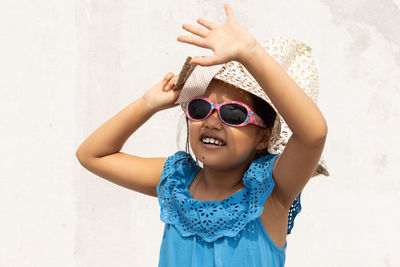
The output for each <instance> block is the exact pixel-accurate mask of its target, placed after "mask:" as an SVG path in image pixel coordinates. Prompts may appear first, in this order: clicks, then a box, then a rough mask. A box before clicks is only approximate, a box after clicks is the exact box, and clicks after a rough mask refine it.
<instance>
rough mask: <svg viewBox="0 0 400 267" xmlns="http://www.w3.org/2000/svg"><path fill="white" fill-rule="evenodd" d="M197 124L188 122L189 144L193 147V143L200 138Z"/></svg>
mask: <svg viewBox="0 0 400 267" xmlns="http://www.w3.org/2000/svg"><path fill="white" fill-rule="evenodd" d="M198 124H199V123H196V122H190V124H189V143H190V145H191V146H192V147H193V142H196V141H198V140H199V138H200V135H199V134H200V126H199V125H198Z"/></svg>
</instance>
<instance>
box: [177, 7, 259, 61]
mask: <svg viewBox="0 0 400 267" xmlns="http://www.w3.org/2000/svg"><path fill="white" fill-rule="evenodd" d="M224 8H225V13H226V22H225V24H222V25H221V24H217V23H214V22H211V21H207V20H205V19H202V18H199V19H198V20H197V22H198V23H199V24H201V25H203V26H204V27H206V28H207V29H204V28H200V27H197V26H194V25H189V24H183V25H182V28H183V29H185V30H187V31H189V32H191V33H193V34H196V35H197V36H198V37H197V36H194V37H193V36H178V38H177V40H178V41H180V42H184V43H188V44H193V45H196V46H199V47H203V48H208V49H211V50H213V51H214V55H212V56H206V57H194V58H192V60H191V61H190V63H192V64H198V65H201V66H211V65H217V64H223V63H226V62H229V61H233V60H234V61H239V62H241V59H242V57H243V56H244V55H245V54H246V53H247V52H248V51H250V50H252V49H253V48H255V47H256V46H257V44H258V43H257V41H256V40H255V39H254V37H253V36H252V35H251V34H250V33H249V32H248V31H247V30H246V29H245V28H243V27H242V26H240V25H239V24H238V23H237V21H236V20H235V18H234V16H233V12H232V9H231V7H230V5H229V4H224Z"/></svg>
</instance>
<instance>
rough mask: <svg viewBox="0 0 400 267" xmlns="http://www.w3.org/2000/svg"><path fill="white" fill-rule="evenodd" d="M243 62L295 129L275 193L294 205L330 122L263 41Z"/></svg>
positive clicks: (280, 160) (280, 162) (275, 172)
mask: <svg viewBox="0 0 400 267" xmlns="http://www.w3.org/2000/svg"><path fill="white" fill-rule="evenodd" d="M241 62H242V64H243V65H244V66H245V67H246V69H247V70H248V71H249V72H250V73H251V74H252V75H253V77H254V78H255V79H256V80H257V82H258V83H259V85H260V86H261V87H262V88H263V89H264V91H265V92H266V93H267V95H268V97H269V98H270V99H271V101H272V103H273V104H274V105H275V107H276V109H277V110H278V111H279V113H280V114H281V115H282V117H283V119H284V120H285V122H286V123H287V124H288V126H289V128H290V129H291V130H292V132H293V134H292V136H291V137H290V139H289V140H288V143H287V145H286V147H285V150H284V151H283V152H282V154H281V155H280V156H279V157H278V158H277V159H276V161H275V167H274V169H273V176H274V180H275V188H274V191H275V194H276V195H277V197H278V198H279V199H280V200H281V202H282V203H283V204H284V205H285V206H290V204H291V203H292V202H293V200H294V199H295V198H296V197H297V195H298V194H299V193H300V192H301V191H302V190H303V188H304V186H305V185H306V184H307V182H308V181H309V179H310V178H311V176H312V174H313V172H314V170H315V168H316V167H317V164H318V161H319V159H320V157H321V154H322V151H323V148H324V145H325V139H326V136H327V132H328V128H327V124H326V121H325V119H324V117H323V115H322V114H321V112H320V110H319V109H318V107H317V105H316V104H315V103H314V102H313V101H312V100H311V98H310V97H309V96H307V95H306V93H304V91H303V90H302V89H301V88H300V87H299V86H298V85H297V84H296V82H295V81H294V80H293V79H292V78H291V77H290V76H289V75H288V74H287V73H286V72H285V71H284V70H283V69H282V68H281V66H280V65H279V63H277V62H276V61H275V60H274V59H273V58H272V57H271V56H270V55H269V54H268V53H267V52H266V51H265V49H264V48H263V47H262V46H261V45H260V44H257V45H256V46H255V48H254V49H253V50H251V51H249V52H248V53H247V54H245V57H244V58H243V59H242V60H241Z"/></svg>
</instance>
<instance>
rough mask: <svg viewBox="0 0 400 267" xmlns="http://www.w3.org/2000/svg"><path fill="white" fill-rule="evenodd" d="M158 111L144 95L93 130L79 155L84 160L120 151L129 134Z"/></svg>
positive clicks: (80, 147) (80, 148)
mask: <svg viewBox="0 0 400 267" xmlns="http://www.w3.org/2000/svg"><path fill="white" fill-rule="evenodd" d="M156 112H157V111H156V110H154V109H152V108H150V107H148V106H147V105H146V103H145V102H144V100H143V97H140V98H138V99H137V100H136V101H134V102H132V103H131V104H129V105H128V106H126V107H125V108H124V109H123V110H121V111H120V112H119V113H117V114H116V115H114V116H113V117H112V118H111V119H109V120H108V121H106V122H105V123H104V124H103V125H101V126H100V127H99V128H98V129H97V130H96V131H95V132H93V133H92V134H91V135H90V136H89V137H88V138H87V139H86V140H85V141H84V142H83V143H82V144H81V145H80V146H79V148H78V150H77V152H76V155H77V157H78V158H79V159H80V160H84V159H87V158H93V157H103V156H106V155H110V154H113V153H116V152H119V151H120V150H121V148H122V147H123V145H124V144H125V142H126V140H127V139H128V138H129V136H131V135H132V134H133V133H134V132H135V131H136V130H137V129H138V128H139V127H140V126H142V125H143V124H144V123H145V122H146V121H147V120H148V119H149V118H150V117H151V116H152V115H154V114H155V113H156Z"/></svg>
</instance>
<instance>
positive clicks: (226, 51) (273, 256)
mask: <svg viewBox="0 0 400 267" xmlns="http://www.w3.org/2000/svg"><path fill="white" fill-rule="evenodd" d="M224 7H225V12H226V16H227V20H226V23H225V24H222V25H219V24H216V23H213V22H210V21H207V20H205V19H198V21H197V22H198V23H199V24H201V25H203V26H204V27H205V28H199V27H196V26H193V25H187V24H184V25H183V28H184V29H185V30H187V31H189V32H191V33H193V34H195V35H197V36H194V37H193V36H192V37H188V36H179V37H178V41H180V42H185V43H188V44H193V45H196V46H199V47H203V48H208V49H211V50H212V51H214V54H213V55H212V56H207V57H201V58H200V57H195V58H193V59H191V62H190V63H192V64H196V65H197V66H214V65H218V64H224V63H228V62H232V61H235V62H239V63H240V64H242V65H243V66H244V67H245V68H246V70H248V71H249V72H250V74H251V76H253V77H254V79H255V80H256V81H257V83H258V84H259V86H260V87H261V88H262V90H263V91H262V94H265V95H267V96H268V97H269V99H270V100H271V101H272V103H273V105H272V103H271V106H272V107H274V108H276V110H277V111H278V114H276V113H275V111H274V109H273V108H271V106H270V105H269V104H268V103H267V102H266V101H264V100H262V99H261V98H259V97H257V96H255V94H252V93H249V92H248V91H245V90H242V88H239V87H236V86H233V85H232V84H229V83H226V82H224V81H222V80H218V79H212V80H211V81H210V83H209V84H207V85H206V90H205V92H204V93H203V94H201V95H200V96H199V95H197V97H196V96H194V97H191V99H190V101H181V102H179V101H177V100H178V98H179V96H180V94H182V95H183V90H185V87H184V88H183V89H179V90H172V88H173V86H174V85H176V83H177V80H178V77H179V76H178V75H174V74H173V73H168V74H167V75H166V76H165V77H164V79H163V80H162V81H160V82H158V83H157V84H156V85H155V86H153V87H152V88H150V89H149V90H148V91H147V92H146V93H145V94H144V95H143V96H142V97H140V98H139V99H137V100H136V101H134V102H133V103H131V104H130V105H128V106H127V107H126V108H125V109H123V110H122V111H120V112H119V113H118V114H116V115H115V116H114V117H112V118H111V119H110V120H109V121H107V122H106V123H104V124H103V125H102V126H101V127H100V128H99V129H97V130H96V131H95V132H94V133H92V134H91V135H90V136H89V137H88V138H87V139H86V140H85V141H84V142H83V143H82V144H81V145H80V147H79V149H78V150H77V153H76V155H77V157H78V159H79V161H80V163H81V164H82V165H83V166H84V167H85V168H86V169H88V170H89V171H91V172H93V173H95V174H97V175H99V176H101V177H104V178H105V179H107V180H109V181H111V182H113V183H116V184H118V185H121V186H124V187H126V188H129V189H132V190H135V191H137V192H141V193H144V194H148V195H150V196H154V197H158V199H159V203H160V206H161V217H160V218H161V220H162V221H164V222H165V223H166V224H165V228H164V235H163V239H162V244H161V250H160V254H159V266H284V263H285V251H286V247H287V242H286V236H287V234H288V233H290V228H291V226H293V219H294V216H296V214H297V212H299V209H297V210H296V211H293V207H294V205H295V204H296V203H297V204H298V205H299V204H300V203H299V196H300V193H301V192H302V190H303V188H304V187H305V185H306V184H307V182H308V181H309V179H310V178H311V177H312V176H313V174H314V171H315V170H316V168H317V167H318V162H319V160H320V157H321V154H322V151H323V148H324V144H325V139H326V136H327V124H326V122H325V119H324V117H323V116H322V114H321V112H320V111H319V109H318V107H317V106H316V105H315V104H314V102H313V101H312V100H311V99H310V98H309V97H308V96H307V94H305V93H304V92H303V90H302V89H301V88H300V87H299V86H298V85H297V84H296V82H294V81H293V80H292V79H291V78H290V77H289V76H288V75H287V73H286V72H285V71H284V70H283V69H282V68H281V66H280V65H279V64H278V63H277V62H276V61H275V60H274V59H273V58H272V57H271V56H270V55H269V54H268V53H267V52H266V50H265V49H264V48H263V47H262V46H261V45H260V44H259V43H258V42H257V41H256V40H255V39H254V38H253V36H252V35H251V34H250V33H249V32H247V31H246V30H245V29H244V28H243V27H241V26H240V25H239V24H238V23H237V22H236V20H235V18H234V16H233V13H232V10H231V7H230V6H229V5H228V4H225V5H224ZM189 78H190V77H189ZM186 83H188V84H189V79H188V80H187V81H186ZM189 91H190V90H189ZM186 93H187V92H186ZM189 93H190V92H189ZM177 103H181V104H182V107H184V109H185V114H186V116H187V119H188V120H189V121H190V125H189V130H188V134H189V141H190V146H191V149H192V151H193V153H194V155H195V157H196V159H200V161H201V162H202V165H203V167H200V166H199V165H198V164H196V162H195V161H194V160H193V158H192V157H191V155H190V154H189V153H188V152H184V151H178V152H176V153H175V154H174V155H172V156H170V157H168V158H165V157H159V158H142V157H138V156H133V155H129V154H125V153H122V152H120V150H121V148H122V146H123V145H124V143H125V142H126V140H127V139H128V138H129V136H131V135H132V134H133V133H134V132H135V131H136V130H137V129H138V128H139V127H140V126H141V125H142V124H143V123H145V122H146V121H147V120H148V119H149V118H150V117H151V116H152V115H153V114H155V113H156V112H158V111H161V110H164V109H168V108H172V107H175V106H177ZM214 109H216V110H214ZM278 115H281V116H282V117H283V119H284V121H285V122H287V124H288V125H289V127H290V130H291V131H292V135H291V136H290V139H289V140H288V142H287V144H286V145H285V149H284V151H283V152H282V153H278V154H270V153H268V150H267V149H268V148H269V146H270V145H271V144H270V140H271V136H272V128H273V125H275V124H274V121H275V119H276V116H278ZM196 161H197V160H196ZM288 215H289V216H288ZM290 224H291V225H290Z"/></svg>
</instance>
